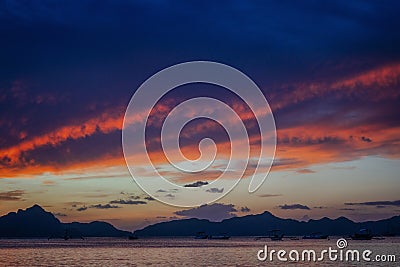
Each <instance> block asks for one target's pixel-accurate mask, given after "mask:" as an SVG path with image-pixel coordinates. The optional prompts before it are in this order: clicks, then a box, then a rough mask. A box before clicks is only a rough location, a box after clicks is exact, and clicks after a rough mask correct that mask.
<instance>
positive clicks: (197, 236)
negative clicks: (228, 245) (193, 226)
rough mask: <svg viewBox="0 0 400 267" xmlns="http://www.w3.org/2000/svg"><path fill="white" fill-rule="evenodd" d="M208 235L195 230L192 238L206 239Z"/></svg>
mask: <svg viewBox="0 0 400 267" xmlns="http://www.w3.org/2000/svg"><path fill="white" fill-rule="evenodd" d="M207 238H208V235H207V234H206V233H205V232H197V233H196V235H195V237H194V239H207Z"/></svg>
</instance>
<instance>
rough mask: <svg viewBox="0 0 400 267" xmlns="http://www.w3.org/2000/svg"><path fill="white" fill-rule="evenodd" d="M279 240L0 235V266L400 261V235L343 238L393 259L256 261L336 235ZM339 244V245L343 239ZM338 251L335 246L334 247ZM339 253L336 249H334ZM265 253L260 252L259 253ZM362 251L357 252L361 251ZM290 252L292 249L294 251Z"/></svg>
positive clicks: (323, 244)
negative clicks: (13, 236) (50, 237)
mask: <svg viewBox="0 0 400 267" xmlns="http://www.w3.org/2000/svg"><path fill="white" fill-rule="evenodd" d="M338 239H339V238H330V239H329V240H302V239H298V240H296V238H292V239H286V240H285V239H284V240H282V241H271V240H269V239H259V240H256V239H255V238H254V237H232V238H231V239H229V240H195V239H193V238H143V239H138V240H127V239H114V238H88V239H85V240H77V239H71V240H67V241H65V240H47V239H9V240H7V239H3V240H0V266H272V265H281V266H400V257H399V254H400V237H390V238H385V239H384V240H370V241H354V240H349V239H347V246H346V247H345V248H344V249H342V251H344V253H345V252H346V250H347V249H352V250H354V249H357V250H359V251H360V253H362V252H363V251H364V250H367V249H368V250H371V251H372V254H371V256H370V258H371V259H372V260H374V257H375V256H376V255H378V254H379V255H395V260H396V262H384V263H382V262H377V261H375V260H374V261H371V262H366V261H363V260H362V259H360V262H357V261H347V262H346V261H340V260H336V261H330V260H329V258H328V256H327V255H326V257H325V258H324V260H323V261H317V262H313V261H311V262H310V261H301V256H300V261H298V262H296V261H291V260H289V259H288V262H282V261H279V260H278V259H277V258H276V255H273V256H274V258H273V260H272V261H271V260H269V259H267V260H266V261H260V260H259V259H258V258H257V253H258V251H259V250H262V249H264V248H265V245H267V248H268V253H270V251H271V250H276V251H278V250H285V251H287V254H286V257H288V253H289V252H290V250H297V251H299V253H300V255H301V253H302V251H303V250H310V249H313V250H315V251H316V252H318V253H317V255H318V256H319V255H320V254H319V253H320V252H321V251H322V250H324V249H328V248H329V247H331V248H332V249H338V247H337V240H338ZM342 245H343V244H342ZM338 251H339V250H338ZM338 253H339V252H338ZM262 255H264V254H261V256H262ZM360 255H361V254H360ZM293 256H294V257H295V254H293Z"/></svg>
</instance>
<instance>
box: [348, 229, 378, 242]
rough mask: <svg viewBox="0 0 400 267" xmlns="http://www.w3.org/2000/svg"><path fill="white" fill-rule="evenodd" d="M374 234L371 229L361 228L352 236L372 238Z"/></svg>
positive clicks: (356, 238)
mask: <svg viewBox="0 0 400 267" xmlns="http://www.w3.org/2000/svg"><path fill="white" fill-rule="evenodd" d="M372 237H373V236H372V234H371V231H370V230H369V229H360V231H358V232H357V233H355V234H354V235H352V236H351V239H353V240H371V239H372Z"/></svg>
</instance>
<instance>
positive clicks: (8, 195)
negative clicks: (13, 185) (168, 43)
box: [0, 190, 25, 201]
mask: <svg viewBox="0 0 400 267" xmlns="http://www.w3.org/2000/svg"><path fill="white" fill-rule="evenodd" d="M24 194H25V191H24V190H12V191H7V192H0V200H1V201H17V200H23V199H22V196H23V195H24Z"/></svg>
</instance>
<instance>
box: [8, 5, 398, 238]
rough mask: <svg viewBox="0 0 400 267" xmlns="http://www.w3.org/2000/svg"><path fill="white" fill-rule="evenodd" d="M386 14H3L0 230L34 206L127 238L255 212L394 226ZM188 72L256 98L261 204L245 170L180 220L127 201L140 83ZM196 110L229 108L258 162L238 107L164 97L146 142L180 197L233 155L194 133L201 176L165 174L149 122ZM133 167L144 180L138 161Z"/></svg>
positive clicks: (190, 144) (207, 129)
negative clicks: (271, 156)
mask: <svg viewBox="0 0 400 267" xmlns="http://www.w3.org/2000/svg"><path fill="white" fill-rule="evenodd" d="M399 10H400V3H399V2H397V1H323V2H321V1H302V2H296V1H276V2H272V1H249V2H248V1H215V2H213V3H212V4H211V2H209V3H208V4H207V3H206V2H205V1H152V2H151V1H132V2H120V1H99V2H96V1H65V2H62V1H60V2H51V1H33V2H29V1H28V2H19V1H2V2H1V3H0V36H1V37H0V40H1V41H0V48H1V49H0V64H1V65H0V66H1V71H0V215H4V214H6V213H8V212H10V211H15V210H17V209H20V208H23V209H25V208H27V207H29V206H31V205H33V204H35V203H37V204H39V205H41V206H42V207H44V208H45V209H46V210H48V211H51V212H53V213H54V214H55V215H56V216H57V217H58V218H59V219H60V220H61V221H64V222H71V221H81V222H87V221H93V220H104V221H108V222H110V223H112V224H113V225H115V226H117V227H119V228H121V229H126V230H134V229H138V228H141V227H143V226H145V225H148V224H151V223H155V222H160V221H166V220H170V219H173V218H187V217H199V218H208V219H211V220H221V219H223V218H228V217H231V216H243V215H247V214H256V213H261V212H263V211H265V210H268V211H270V212H272V213H273V214H274V215H276V216H280V217H284V218H295V219H301V218H303V216H307V217H309V218H312V219H318V218H322V217H325V216H326V217H330V218H336V217H339V216H346V217H348V218H350V219H352V220H355V221H364V220H377V219H382V218H388V217H391V216H394V215H399V214H400V112H399V111H400V108H399V107H400V31H399V29H400V18H399V15H398V12H399ZM194 60H207V61H215V62H221V63H224V64H227V65H230V66H232V67H234V68H237V69H238V70H240V71H242V72H243V73H245V74H246V75H248V76H249V77H250V78H251V79H252V80H253V81H254V82H255V83H257V85H258V86H259V87H260V88H261V90H262V91H263V93H264V95H265V97H266V99H267V100H268V102H269V104H270V107H271V109H272V112H273V115H274V118H275V123H276V130H277V146H276V156H275V161H274V163H273V167H272V169H271V172H270V174H269V176H268V178H267V180H266V181H265V182H264V184H263V185H262V186H261V187H260V189H259V190H258V191H256V192H255V193H252V194H249V193H248V192H247V187H248V185H249V179H248V177H249V175H250V173H251V172H252V166H248V169H247V170H246V174H245V175H244V176H243V178H242V180H241V182H240V183H239V185H238V186H237V187H236V188H235V189H234V190H233V191H232V192H231V193H229V194H228V195H227V196H225V197H224V198H222V199H220V200H218V201H217V202H216V203H214V204H210V205H208V206H203V207H199V208H192V209H184V208H179V207H173V206H169V205H166V204H163V203H160V202H158V201H156V200H154V199H153V198H151V197H150V196H148V195H147V194H146V193H145V192H143V191H141V190H140V189H139V187H138V186H137V185H136V184H135V182H134V181H133V179H132V178H131V176H130V174H129V172H128V169H127V167H126V164H125V160H124V157H123V153H122V141H121V135H122V133H121V132H122V125H123V119H124V114H125V110H126V108H127V105H128V103H129V100H130V98H131V97H132V95H133V94H134V92H135V90H136V89H137V88H138V87H139V86H140V85H141V84H142V83H143V82H144V81H145V80H146V79H148V78H149V77H150V76H152V75H153V74H155V73H156V72H158V71H160V70H162V69H164V68H166V67H169V66H172V65H174V64H178V63H182V62H188V61H194ZM199 96H208V97H213V98H216V99H219V100H221V101H223V102H224V103H227V104H228V105H229V106H231V107H232V108H233V109H234V110H235V111H236V112H237V113H238V115H239V117H240V118H241V119H242V120H243V121H244V123H245V125H246V129H247V130H248V132H249V140H250V143H251V149H252V151H251V153H252V154H251V155H255V154H257V151H258V149H259V138H260V133H259V131H258V130H257V129H258V128H257V127H256V125H255V120H254V114H252V113H251V112H249V110H248V107H247V106H246V105H245V104H244V103H243V101H241V100H240V99H239V98H238V97H237V96H235V95H233V94H232V93H230V92H229V91H227V90H226V89H223V88H220V87H217V86H213V85H207V84H191V85H185V86H182V87H179V88H176V89H175V90H174V91H172V92H171V93H169V94H167V95H166V96H164V97H163V98H162V100H161V101H160V102H159V103H158V104H157V105H156V106H155V107H154V109H153V110H152V113H151V117H150V119H151V121H150V122H149V123H148V131H149V132H148V134H147V138H148V140H146V142H147V144H148V149H149V151H150V154H151V155H150V156H151V158H152V160H154V162H155V164H157V166H158V168H159V169H160V170H161V171H162V173H163V174H164V175H165V176H168V177H169V178H170V179H171V180H172V181H174V182H175V183H178V184H181V185H185V184H190V183H193V182H197V181H202V182H206V181H207V182H210V181H212V180H214V179H216V178H217V177H218V175H219V174H220V172H221V168H223V167H221V166H222V165H224V163H226V161H225V160H226V157H227V155H229V153H230V150H231V146H239V147H240V145H241V140H234V141H233V142H230V141H229V139H228V138H227V135H226V132H225V131H224V130H223V128H222V127H221V126H220V125H218V124H216V123H214V122H211V121H209V120H204V119H202V120H196V121H194V122H192V123H190V124H188V125H187V127H186V128H184V129H183V131H182V135H181V140H180V141H181V145H182V151H183V153H184V154H185V155H187V156H188V157H189V158H192V159H195V158H196V157H198V156H199V151H198V144H199V141H200V140H201V139H203V138H204V137H211V138H212V139H213V140H214V141H215V142H216V144H217V148H218V157H217V161H216V162H215V163H216V165H215V166H212V167H211V169H209V170H208V171H206V172H204V173H201V174H198V175H187V174H182V173H177V172H176V171H175V170H174V169H173V168H172V167H171V166H169V164H168V162H167V160H166V159H165V156H164V155H163V153H162V150H161V146H160V140H159V138H160V136H159V135H160V127H161V125H162V122H163V120H164V119H165V117H166V115H167V114H168V113H169V112H170V111H171V110H172V109H173V108H174V107H175V106H177V105H178V104H179V103H181V102H182V101H185V100H187V99H190V98H194V97H199ZM193 112H194V113H196V112H199V111H196V110H193ZM137 116H138V118H139V119H141V115H140V114H138V115H137ZM135 160H136V162H137V166H140V167H143V177H147V176H148V177H149V179H150V178H151V177H152V174H149V173H147V172H146V170H147V167H148V166H146V165H144V163H143V161H141V155H139V154H138V155H137V159H135ZM266 171H267V170H266ZM154 189H155V191H157V192H158V193H159V194H160V195H163V196H164V197H170V198H179V197H180V196H179V194H180V192H179V191H171V190H168V189H166V188H158V187H156V186H155V188H154ZM217 189H218V190H221V188H217ZM217 189H216V190H215V192H210V194H214V193H218V190H217Z"/></svg>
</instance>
